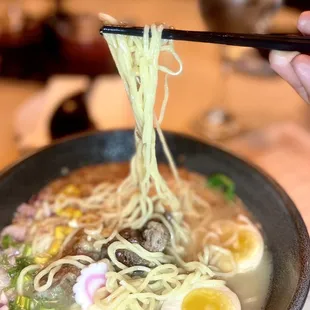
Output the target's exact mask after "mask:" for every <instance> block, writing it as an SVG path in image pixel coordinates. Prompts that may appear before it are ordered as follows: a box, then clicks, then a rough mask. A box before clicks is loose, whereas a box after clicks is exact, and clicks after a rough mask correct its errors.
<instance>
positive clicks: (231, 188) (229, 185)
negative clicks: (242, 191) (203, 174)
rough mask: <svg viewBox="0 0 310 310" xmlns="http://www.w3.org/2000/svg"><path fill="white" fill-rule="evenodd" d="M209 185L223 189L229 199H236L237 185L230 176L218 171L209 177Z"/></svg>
mask: <svg viewBox="0 0 310 310" xmlns="http://www.w3.org/2000/svg"><path fill="white" fill-rule="evenodd" d="M207 186H208V187H210V188H215V189H219V190H221V191H223V193H224V196H225V197H226V199H228V200H234V198H235V196H236V193H235V191H236V186H235V183H234V182H233V181H232V179H231V178H229V177H228V176H226V175H224V174H221V173H216V174H213V175H211V176H210V177H209V178H208V181H207Z"/></svg>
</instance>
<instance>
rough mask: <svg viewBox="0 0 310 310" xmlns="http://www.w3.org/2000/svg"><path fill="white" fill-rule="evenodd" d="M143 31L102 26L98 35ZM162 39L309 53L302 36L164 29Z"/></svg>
mask: <svg viewBox="0 0 310 310" xmlns="http://www.w3.org/2000/svg"><path fill="white" fill-rule="evenodd" d="M143 31H144V28H143V27H124V26H123V27H122V26H104V27H102V28H101V29H100V34H101V35H103V34H104V33H110V34H121V35H130V36H138V37H141V36H143ZM150 35H151V34H150ZM162 37H163V39H168V40H181V41H191V42H205V43H216V44H224V45H234V46H244V47H254V48H259V49H268V50H280V51H297V52H301V53H307V54H309V53H310V36H309V37H307V36H302V35H292V34H246V33H223V32H210V31H188V30H177V29H164V30H163V33H162Z"/></svg>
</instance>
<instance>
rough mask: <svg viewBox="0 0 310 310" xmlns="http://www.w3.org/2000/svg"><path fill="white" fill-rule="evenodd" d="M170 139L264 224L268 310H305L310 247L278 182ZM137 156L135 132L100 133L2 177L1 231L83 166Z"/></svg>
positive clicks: (177, 154)
mask: <svg viewBox="0 0 310 310" xmlns="http://www.w3.org/2000/svg"><path fill="white" fill-rule="evenodd" d="M165 135H166V139H167V143H168V145H169V147H170V150H171V153H172V155H173V156H174V158H175V161H176V163H177V165H178V166H179V167H183V168H186V169H187V170H189V171H192V172H197V173H199V174H202V175H209V174H212V173H218V172H220V173H224V174H226V175H227V176H229V177H230V178H231V179H232V180H234V182H235V184H236V191H237V195H238V196H239V197H240V198H241V199H242V200H243V202H244V203H245V204H246V206H247V207H248V209H249V211H250V212H251V213H252V215H253V216H254V218H255V219H256V220H257V221H258V222H259V223H260V224H261V227H262V232H263V234H264V238H265V241H266V243H267V246H268V248H269V251H270V252H271V254H272V264H273V274H272V279H271V281H270V287H269V294H268V300H267V302H266V307H265V309H268V310H286V309H290V310H301V309H302V308H303V305H304V303H305V300H306V298H307V295H308V291H309V284H310V268H309V260H310V243H309V235H308V232H307V228H306V226H305V224H304V222H303V220H302V218H301V216H300V214H299V212H298V210H297V208H296V206H295V205H294V203H293V202H292V200H291V199H290V198H289V197H288V195H287V194H286V193H285V192H284V191H283V189H282V188H281V187H280V186H279V185H278V184H277V183H276V182H275V181H273V180H272V179H271V178H270V177H268V176H267V175H265V174H264V173H263V172H262V171H260V170H258V169H257V168H255V167H253V166H252V165H250V164H248V163H246V162H245V161H243V160H241V159H238V158H237V157H235V156H233V155H231V154H229V153H227V152H225V151H223V150H220V149H218V148H216V147H214V146H211V145H208V144H206V143H202V142H200V141H197V140H194V139H192V138H190V137H187V136H183V135H178V134H174V133H168V132H166V133H165ZM134 150H135V147H134V135H133V131H131V130H122V131H121V130H119V131H110V132H97V133H93V134H88V135H83V136H79V137H75V138H73V139H69V140H63V141H60V142H59V143H56V144H54V145H51V146H49V147H46V148H44V149H42V150H40V151H39V152H37V153H34V154H33V155H30V156H29V157H27V158H25V159H23V160H21V161H20V162H18V163H16V164H14V165H13V166H11V167H9V168H8V169H6V170H5V171H4V172H2V174H1V176H0V205H1V208H0V227H1V228H2V227H4V226H5V225H7V224H9V223H10V221H11V219H12V216H13V213H14V211H15V209H16V207H17V206H18V205H20V204H21V203H22V202H24V201H27V200H28V199H29V198H30V197H31V196H32V195H33V194H35V193H37V192H38V191H39V190H40V189H41V188H42V187H44V186H45V185H47V184H48V183H49V182H50V181H52V180H54V179H57V178H59V177H61V176H63V175H64V174H67V173H68V172H70V171H72V170H75V169H77V168H81V167H84V166H88V165H95V164H100V163H111V162H125V161H129V160H130V158H131V157H132V155H133V153H134ZM156 152H157V156H158V161H159V162H163V163H165V162H166V159H165V155H164V152H163V150H162V148H161V145H160V144H159V143H158V144H157V147H156ZM245 285H248V284H246V283H245Z"/></svg>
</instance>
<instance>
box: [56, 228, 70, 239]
mask: <svg viewBox="0 0 310 310" xmlns="http://www.w3.org/2000/svg"><path fill="white" fill-rule="evenodd" d="M71 232H72V228H71V227H69V226H57V227H56V228H55V234H54V235H55V238H56V239H58V240H63V239H65V238H66V236H67V235H69V234H70V233H71Z"/></svg>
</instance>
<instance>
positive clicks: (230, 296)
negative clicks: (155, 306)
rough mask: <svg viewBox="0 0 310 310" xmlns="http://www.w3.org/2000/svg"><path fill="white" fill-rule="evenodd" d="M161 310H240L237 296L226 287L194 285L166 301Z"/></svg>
mask: <svg viewBox="0 0 310 310" xmlns="http://www.w3.org/2000/svg"><path fill="white" fill-rule="evenodd" d="M161 310H241V305H240V301H239V298H238V297H237V295H236V294H235V293H234V292H232V291H231V290H230V289H229V288H228V287H226V286H221V287H207V286H203V285H201V286H199V285H196V286H194V287H192V288H191V289H189V290H187V291H185V292H184V293H182V294H180V296H174V297H170V298H169V299H167V300H166V301H165V302H164V303H163V305H162V307H161Z"/></svg>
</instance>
